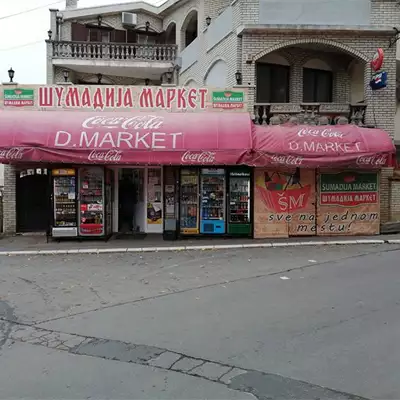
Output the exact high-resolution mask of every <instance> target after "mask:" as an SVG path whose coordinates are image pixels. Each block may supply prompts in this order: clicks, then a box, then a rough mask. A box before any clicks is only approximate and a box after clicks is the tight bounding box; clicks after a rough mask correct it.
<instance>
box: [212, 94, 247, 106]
mask: <svg viewBox="0 0 400 400" xmlns="http://www.w3.org/2000/svg"><path fill="white" fill-rule="evenodd" d="M212 104H213V108H223V109H235V108H244V94H243V92H234V91H231V90H226V91H224V92H212Z"/></svg>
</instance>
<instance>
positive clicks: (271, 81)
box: [256, 63, 290, 103]
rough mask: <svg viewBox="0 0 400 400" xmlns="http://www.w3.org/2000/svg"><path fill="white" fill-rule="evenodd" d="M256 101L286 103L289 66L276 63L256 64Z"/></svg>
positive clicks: (287, 100) (287, 98)
mask: <svg viewBox="0 0 400 400" xmlns="http://www.w3.org/2000/svg"><path fill="white" fill-rule="evenodd" d="M256 74H257V103H288V102H289V85H290V67H289V66H287V65H278V64H266V63H257V64H256Z"/></svg>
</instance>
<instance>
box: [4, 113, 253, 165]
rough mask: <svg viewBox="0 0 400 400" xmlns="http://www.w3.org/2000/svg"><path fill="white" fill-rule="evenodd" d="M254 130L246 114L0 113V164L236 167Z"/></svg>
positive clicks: (250, 144) (250, 141) (247, 146)
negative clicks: (42, 163) (43, 163)
mask: <svg viewBox="0 0 400 400" xmlns="http://www.w3.org/2000/svg"><path fill="white" fill-rule="evenodd" d="M253 130H254V125H253V123H252V121H251V119H250V117H249V115H248V114H247V113H223V112H208V113H191V112H187V113H169V112H156V113H152V112H138V111H133V112H95V111H92V112H81V111H75V112H69V111H61V112H56V111H48V112H44V111H9V112H0V162H3V163H16V162H48V163H71V164H72V163H73V164H114V165H115V164H134V165H236V164H239V163H241V162H242V159H243V158H244V157H245V156H246V155H247V153H249V152H250V151H251V149H252V138H253Z"/></svg>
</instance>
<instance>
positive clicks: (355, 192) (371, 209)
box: [317, 171, 380, 236]
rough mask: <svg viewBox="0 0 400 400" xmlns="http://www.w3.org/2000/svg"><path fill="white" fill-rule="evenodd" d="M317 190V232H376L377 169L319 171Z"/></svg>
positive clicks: (377, 219) (377, 223) (377, 221)
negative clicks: (373, 170)
mask: <svg viewBox="0 0 400 400" xmlns="http://www.w3.org/2000/svg"><path fill="white" fill-rule="evenodd" d="M318 192H319V193H318V227H317V234H318V235H330V236H336V235H346V236H348V235H376V234H379V226H380V205H379V174H378V173H377V172H358V171H357V172H355V171H345V172H332V173H321V174H320V175H319V182H318Z"/></svg>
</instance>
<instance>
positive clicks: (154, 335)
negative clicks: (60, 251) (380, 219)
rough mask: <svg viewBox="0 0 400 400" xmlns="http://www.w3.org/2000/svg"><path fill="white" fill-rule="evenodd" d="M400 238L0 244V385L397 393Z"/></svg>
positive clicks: (156, 391)
mask: <svg viewBox="0 0 400 400" xmlns="http://www.w3.org/2000/svg"><path fill="white" fill-rule="evenodd" d="M399 260H400V247H396V246H395V245H375V246H373V245H357V246H322V247H298V248H296V247H291V248H270V249H237V250H236V249H235V250H226V251H224V250H219V251H192V252H175V253H172V252H171V253H168V252H160V253H143V254H142V255H140V254H109V255H104V254H103V255H70V256H64V257H63V256H58V257H57V256H32V257H26V256H24V257H22V256H15V257H3V258H0V269H1V274H0V316H1V320H0V363H1V368H0V398H1V399H9V398H13V399H26V398H29V399H67V398H68V399H155V398H157V399H219V400H220V399H255V398H257V399H261V400H264V399H265V400H266V399H282V400H283V399H353V400H356V399H363V398H364V399H399V398H400V380H399V379H398V372H397V371H399V370H400V346H399V345H398V336H399V333H398V332H400V318H399V312H400V261H399Z"/></svg>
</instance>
